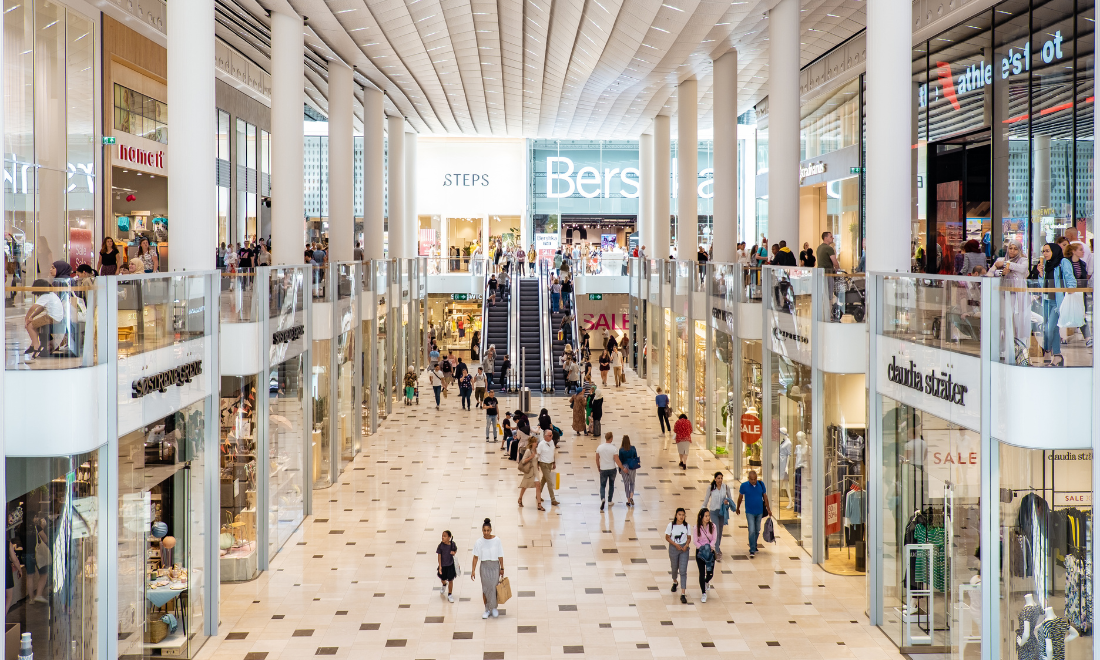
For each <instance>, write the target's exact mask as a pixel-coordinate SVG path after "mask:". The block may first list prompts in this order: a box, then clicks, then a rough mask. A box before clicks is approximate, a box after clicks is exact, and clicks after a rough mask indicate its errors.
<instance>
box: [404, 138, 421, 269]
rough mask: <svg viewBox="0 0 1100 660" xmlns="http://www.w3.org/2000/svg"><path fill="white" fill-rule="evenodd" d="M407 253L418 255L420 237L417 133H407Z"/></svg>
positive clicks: (408, 254) (411, 256)
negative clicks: (417, 197) (417, 198)
mask: <svg viewBox="0 0 1100 660" xmlns="http://www.w3.org/2000/svg"><path fill="white" fill-rule="evenodd" d="M405 218H406V219H405V253H404V254H402V255H401V256H403V257H405V258H407V259H412V258H413V257H415V256H416V253H417V252H418V251H419V250H418V245H419V237H420V220H419V219H418V218H417V216H416V133H413V132H412V131H408V132H406V133H405Z"/></svg>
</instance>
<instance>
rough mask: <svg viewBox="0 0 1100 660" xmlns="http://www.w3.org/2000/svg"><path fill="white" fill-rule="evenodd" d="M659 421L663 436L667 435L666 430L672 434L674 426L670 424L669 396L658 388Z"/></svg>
mask: <svg viewBox="0 0 1100 660" xmlns="http://www.w3.org/2000/svg"><path fill="white" fill-rule="evenodd" d="M657 419H659V420H660V421H661V435H664V434H665V429H668V431H669V432H670V433H671V432H672V425H671V424H669V423H668V395H667V394H664V393H662V392H661V388H659V387H658V388H657Z"/></svg>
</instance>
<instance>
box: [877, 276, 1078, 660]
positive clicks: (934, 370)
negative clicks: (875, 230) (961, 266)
mask: <svg viewBox="0 0 1100 660" xmlns="http://www.w3.org/2000/svg"><path fill="white" fill-rule="evenodd" d="M923 277H924V279H917V278H915V277H910V276H893V275H891V276H875V277H874V278H873V281H872V282H870V284H871V287H872V295H878V296H881V299H882V301H883V304H882V307H881V310H880V313H879V314H876V316H875V317H874V318H873V319H872V332H873V342H872V344H871V360H872V364H873V365H874V367H873V369H872V370H871V372H870V373H871V382H870V385H871V389H872V392H873V395H872V397H871V407H870V410H871V411H872V412H871V419H872V420H873V428H871V429H870V431H871V435H870V444H869V447H874V446H875V445H876V444H877V443H878V442H881V447H882V450H881V451H882V453H881V460H880V461H874V460H872V461H870V462H869V463H868V467H869V468H870V477H871V478H872V479H873V480H874V481H875V482H881V484H882V487H881V492H880V493H879V494H880V495H881V497H876V498H875V499H874V500H873V501H872V508H871V515H870V517H869V521H870V522H871V524H872V529H871V537H872V539H873V541H872V542H875V541H878V542H880V543H881V547H882V548H883V552H882V554H881V556H872V557H869V570H871V571H872V574H873V575H874V574H876V573H877V574H878V575H879V576H880V578H878V579H873V582H872V588H871V616H872V623H875V624H877V625H879V626H881V627H882V629H883V631H884V632H885V633H886V634H887V635H888V636H889V637H890V638H891V639H892V640H893V641H894V642H895V643H896V644H897V645H898V646H899V647H901V648H903V649H906V648H909V649H913V651H912V652H916V653H920V652H926V651H925V650H931V651H935V652H938V653H942V654H944V655H947V654H949V655H951V657H953V658H964V657H969V656H971V655H973V656H977V655H978V654H979V652H980V653H981V655H982V656H983V657H992V658H1011V657H1016V656H1020V657H1025V656H1026V657H1031V655H1030V654H1032V653H1034V654H1035V657H1053V658H1059V659H1062V658H1067V657H1069V658H1088V657H1092V654H1093V641H1092V633H1093V622H1092V607H1093V603H1092V586H1093V575H1092V552H1093V545H1092V534H1093V530H1092V521H1091V519H1092V501H1093V496H1094V488H1095V484H1094V482H1093V479H1092V450H1093V446H1094V444H1093V443H1094V442H1095V429H1094V428H1093V427H1092V415H1091V413H1092V407H1093V406H1094V404H1095V396H1094V393H1093V386H1092V382H1093V374H1092V369H1093V367H1068V368H1065V369H1040V368H1035V367H1031V366H1027V365H1022V364H1016V363H1015V360H1014V359H1012V357H1011V353H1009V357H1008V358H1007V359H1002V358H1001V355H1000V354H1001V351H1000V350H999V349H998V346H999V343H1000V341H1001V339H1002V338H1001V336H1000V334H1001V328H1002V327H1003V324H1002V322H1001V321H1002V319H1001V316H1002V315H1004V314H1007V315H1011V314H1012V309H1011V306H1004V305H1001V304H1000V300H1001V297H1002V295H1011V294H1002V293H1001V292H999V291H998V289H999V287H998V282H997V281H996V280H993V279H984V278H983V279H977V278H974V279H969V280H964V279H960V278H945V277H942V276H941V277H935V278H932V279H929V278H928V276H927V275H925V276H923ZM956 292H959V293H960V294H961V295H963V296H966V297H967V298H968V299H972V300H976V301H979V302H980V306H978V307H976V308H974V309H972V310H971V312H972V315H971V316H972V318H971V319H969V320H968V321H967V325H966V327H967V328H969V329H972V330H973V335H972V337H970V339H973V341H966V340H962V341H960V340H958V338H957V337H956V340H952V339H950V333H949V334H948V337H949V339H947V340H944V339H940V338H939V337H937V336H936V335H933V334H930V333H926V332H924V331H923V330H922V329H923V328H924V327H925V326H927V325H928V324H929V323H930V321H931V320H933V319H934V318H935V317H936V316H937V315H938V314H939V313H940V312H939V311H938V310H939V309H942V308H943V303H944V302H948V301H950V300H951V299H952V297H953V296H954V295H955V294H956ZM961 321H962V319H956V320H951V319H945V320H944V321H943V322H946V323H956V322H961ZM1037 384H1038V385H1037ZM1054 409H1057V410H1059V411H1063V414H1058V415H1047V414H1043V412H1042V411H1049V410H1054ZM879 462H880V463H881V466H882V467H881V474H878V473H877V471H878V469H877V467H876V466H875V463H879ZM876 524H881V528H880V529H874V527H875V525H876ZM1050 638H1054V640H1055V641H1054V649H1056V650H1055V651H1054V653H1053V655H1050V651H1049V650H1044V648H1043V647H1044V646H1045V644H1046V643H1047V642H1046V640H1047V639H1050ZM1062 640H1064V642H1065V643H1064V645H1063V644H1062ZM987 645H988V646H987ZM983 646H984V647H985V648H983ZM1049 648H1050V647H1049V646H1047V649H1049Z"/></svg>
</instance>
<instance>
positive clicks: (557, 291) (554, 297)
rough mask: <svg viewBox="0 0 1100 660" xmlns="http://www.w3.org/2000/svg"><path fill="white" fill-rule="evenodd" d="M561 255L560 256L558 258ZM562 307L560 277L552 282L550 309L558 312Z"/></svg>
mask: <svg viewBox="0 0 1100 660" xmlns="http://www.w3.org/2000/svg"><path fill="white" fill-rule="evenodd" d="M560 258H561V257H560V256H559V257H558V259H560ZM560 309H561V282H559V281H558V278H556V277H555V278H554V281H553V282H552V283H551V284H550V311H551V312H557V311H558V310H560Z"/></svg>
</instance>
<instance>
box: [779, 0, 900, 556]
mask: <svg viewBox="0 0 1100 660" xmlns="http://www.w3.org/2000/svg"><path fill="white" fill-rule="evenodd" d="M912 26H913V7H912V4H910V3H907V2H893V1H891V0H871V1H870V2H869V3H868V6H867V55H868V57H867V88H866V90H867V91H866V92H865V97H864V98H865V99H866V104H867V141H866V148H867V170H866V171H867V174H866V191H867V228H866V230H867V234H866V235H867V238H866V241H865V248H866V250H867V270H868V271H890V272H904V273H907V272H909V271H910V270H911V267H910V264H911V256H910V255H911V251H912V246H911V242H912V220H913V217H914V214H915V213H916V200H914V199H913V192H914V190H915V188H916V186H914V185H913V158H914V154H913V148H912V146H913V141H912V138H913V135H912V125H911V124H910V121H909V118H910V117H912V116H913V106H912V99H913V83H912V81H911V80H910V79H909V76H899V75H898V72H899V71H909V70H910V68H912V66H913V64H912V59H913V52H912V43H913V41H912V39H913V37H912V32H911V31H912V29H913V28H912ZM906 67H910V68H906ZM771 107H775V106H774V105H771ZM771 199H775V197H774V195H773V196H772V197H771ZM812 244H813V243H812V242H811V245H812ZM852 249H853V250H857V249H858V247H857V246H854V245H853V246H852ZM859 256H860V255H859V254H853V255H852V257H853V263H854V262H856V261H858V260H859ZM870 554H873V552H872V553H870Z"/></svg>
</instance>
